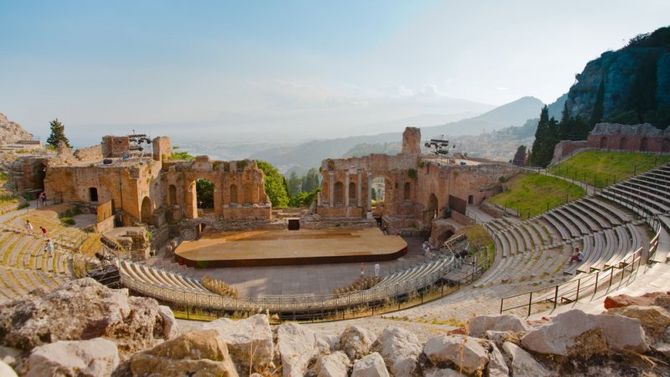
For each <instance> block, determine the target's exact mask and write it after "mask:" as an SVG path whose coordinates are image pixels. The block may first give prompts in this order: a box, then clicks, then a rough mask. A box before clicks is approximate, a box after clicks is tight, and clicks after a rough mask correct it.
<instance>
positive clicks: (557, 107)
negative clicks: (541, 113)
mask: <svg viewBox="0 0 670 377" xmlns="http://www.w3.org/2000/svg"><path fill="white" fill-rule="evenodd" d="M567 100H568V93H564V94H563V95H562V96H560V97H558V98H557V99H556V101H554V103H552V104H550V105H547V110H549V118H554V119H556V120H561V117H562V116H563V106H565V102H566V101H567Z"/></svg>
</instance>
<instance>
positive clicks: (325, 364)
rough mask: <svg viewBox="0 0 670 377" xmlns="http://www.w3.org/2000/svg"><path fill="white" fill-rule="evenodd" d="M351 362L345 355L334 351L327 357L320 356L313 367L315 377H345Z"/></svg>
mask: <svg viewBox="0 0 670 377" xmlns="http://www.w3.org/2000/svg"><path fill="white" fill-rule="evenodd" d="M350 367H351V361H350V360H349V357H348V356H347V354H345V353H344V352H342V351H336V352H333V353H331V354H329V355H322V356H320V357H319V358H318V359H317V361H316V364H315V365H314V374H316V377H347V376H348V375H349V368H350Z"/></svg>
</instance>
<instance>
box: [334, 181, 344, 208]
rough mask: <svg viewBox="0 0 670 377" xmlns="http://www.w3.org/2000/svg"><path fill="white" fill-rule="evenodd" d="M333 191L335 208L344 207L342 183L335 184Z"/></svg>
mask: <svg viewBox="0 0 670 377" xmlns="http://www.w3.org/2000/svg"><path fill="white" fill-rule="evenodd" d="M334 187H335V188H334V189H333V191H334V192H333V198H334V199H335V202H334V204H335V206H342V205H344V184H343V183H342V182H335V185H334Z"/></svg>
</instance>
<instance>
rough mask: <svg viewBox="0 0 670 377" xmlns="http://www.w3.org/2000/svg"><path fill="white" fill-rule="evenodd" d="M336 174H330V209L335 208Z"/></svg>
mask: <svg viewBox="0 0 670 377" xmlns="http://www.w3.org/2000/svg"><path fill="white" fill-rule="evenodd" d="M334 177H335V172H333V171H329V172H328V199H329V202H330V208H333V207H335V179H334Z"/></svg>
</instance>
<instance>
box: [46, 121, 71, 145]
mask: <svg viewBox="0 0 670 377" xmlns="http://www.w3.org/2000/svg"><path fill="white" fill-rule="evenodd" d="M49 124H50V126H51V135H49V138H48V139H47V144H49V145H50V146H52V147H54V148H58V145H59V144H60V143H61V142H63V143H65V145H67V147H68V148H72V146H71V145H70V140H68V139H67V137H66V136H65V125H63V123H61V122H60V121H59V120H58V118H56V119H54V120H52V121H51V123H49Z"/></svg>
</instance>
